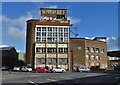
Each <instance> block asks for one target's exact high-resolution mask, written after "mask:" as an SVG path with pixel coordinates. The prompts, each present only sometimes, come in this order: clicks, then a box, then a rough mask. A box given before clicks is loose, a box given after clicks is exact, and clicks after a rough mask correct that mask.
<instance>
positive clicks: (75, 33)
mask: <svg viewBox="0 0 120 85" xmlns="http://www.w3.org/2000/svg"><path fill="white" fill-rule="evenodd" d="M70 26H73V24H70ZM74 29H75V32H73V31H72V30H70V31H71V32H72V33H73V34H74V35H75V38H77V36H78V34H77V32H76V29H77V27H75V28H74Z"/></svg>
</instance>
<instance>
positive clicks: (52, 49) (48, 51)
mask: <svg viewBox="0 0 120 85" xmlns="http://www.w3.org/2000/svg"><path fill="white" fill-rule="evenodd" d="M56 52H57V48H47V53H56Z"/></svg>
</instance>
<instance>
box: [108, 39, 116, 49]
mask: <svg viewBox="0 0 120 85" xmlns="http://www.w3.org/2000/svg"><path fill="white" fill-rule="evenodd" d="M107 50H108V51H113V50H118V37H108V38H107Z"/></svg>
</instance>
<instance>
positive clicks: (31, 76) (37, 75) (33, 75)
mask: <svg viewBox="0 0 120 85" xmlns="http://www.w3.org/2000/svg"><path fill="white" fill-rule="evenodd" d="M37 76H38V75H32V76H30V77H37Z"/></svg>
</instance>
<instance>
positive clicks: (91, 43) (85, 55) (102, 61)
mask: <svg viewBox="0 0 120 85" xmlns="http://www.w3.org/2000/svg"><path fill="white" fill-rule="evenodd" d="M69 45H70V66H71V67H70V69H71V70H72V69H75V68H76V67H78V66H79V65H80V64H82V65H85V66H86V67H87V68H90V67H91V66H99V68H100V69H106V68H108V67H107V47H106V38H104V37H96V38H94V39H93V40H91V39H85V38H70V43H69Z"/></svg>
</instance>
